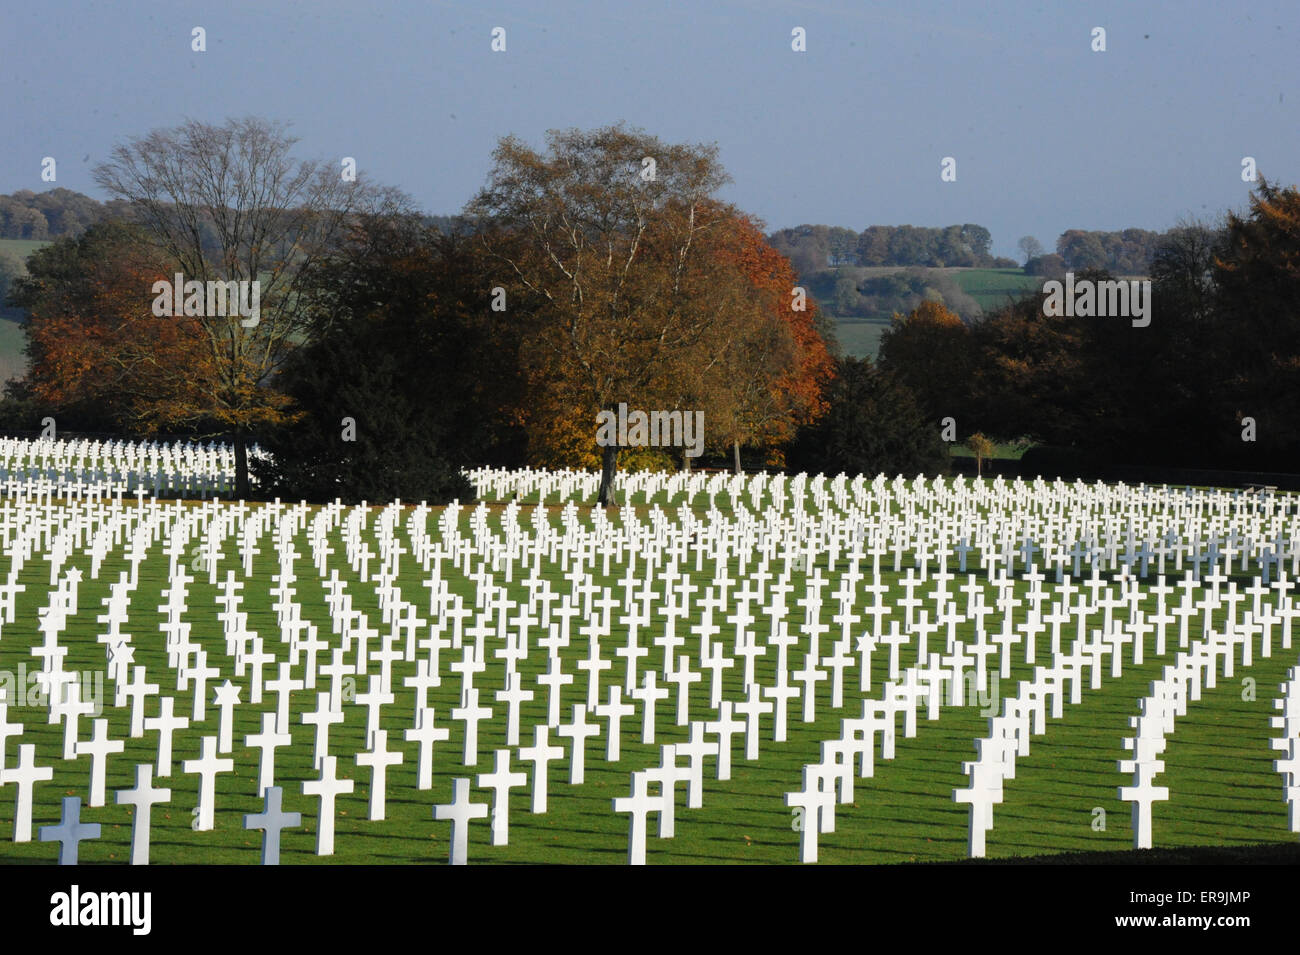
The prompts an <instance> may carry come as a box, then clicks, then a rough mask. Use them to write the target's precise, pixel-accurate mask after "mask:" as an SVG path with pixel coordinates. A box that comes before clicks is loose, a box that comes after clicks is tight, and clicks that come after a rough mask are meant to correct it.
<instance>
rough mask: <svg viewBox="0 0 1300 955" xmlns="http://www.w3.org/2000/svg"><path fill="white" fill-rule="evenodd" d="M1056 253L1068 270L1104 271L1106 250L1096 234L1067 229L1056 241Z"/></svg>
mask: <svg viewBox="0 0 1300 955" xmlns="http://www.w3.org/2000/svg"><path fill="white" fill-rule="evenodd" d="M1056 252H1057V254H1058V255H1059V256H1060V257H1061V258H1062V259H1064V260H1065V267H1066V268H1068V269H1074V270H1076V271H1078V270H1079V269H1104V268H1105V267H1106V263H1107V256H1106V250H1105V248H1104V247H1103V246H1102V244H1101V238H1100V237H1099V236H1098V234H1097V233H1096V232H1085V231H1083V230H1081V229H1068V230H1066V231H1065V232H1063V233H1061V237H1060V238H1059V239H1057V240H1056Z"/></svg>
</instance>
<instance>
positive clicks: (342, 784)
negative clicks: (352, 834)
mask: <svg viewBox="0 0 1300 955" xmlns="http://www.w3.org/2000/svg"><path fill="white" fill-rule="evenodd" d="M337 762H338V757H337V756H326V757H325V758H324V759H322V760H321V767H320V779H309V780H306V781H305V782H303V784H302V791H303V795H305V796H319V797H320V814H319V815H318V817H317V820H316V854H317V855H318V856H332V855H333V854H334V815H335V814H334V800H335V799H336V798H337V797H339V796H343V795H347V794H348V793H350V792H352V790H353V789H354V788H355V783H353V781H352V780H350V779H339V778H338V776H337V775H335V769H336V763H337Z"/></svg>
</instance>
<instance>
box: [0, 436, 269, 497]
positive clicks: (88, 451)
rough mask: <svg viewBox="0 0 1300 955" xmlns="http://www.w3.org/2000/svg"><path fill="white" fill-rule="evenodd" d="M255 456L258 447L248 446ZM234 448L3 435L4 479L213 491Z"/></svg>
mask: <svg viewBox="0 0 1300 955" xmlns="http://www.w3.org/2000/svg"><path fill="white" fill-rule="evenodd" d="M250 454H251V455H252V456H253V457H254V458H256V457H258V456H259V455H260V454H261V451H260V449H258V448H256V447H254V448H252V449H250ZM234 472H235V452H234V449H233V448H232V447H231V446H229V445H222V444H215V443H212V442H208V443H206V444H204V443H198V442H189V441H177V442H172V443H165V442H156V441H140V442H135V441H124V440H108V441H101V440H88V439H73V440H68V439H56V438H38V439H28V438H3V439H0V482H4V481H11V480H18V481H22V482H25V483H28V484H31V483H35V482H43V483H48V484H49V485H52V486H55V487H58V488H62V489H65V490H67V489H90V488H94V487H95V486H96V485H103V484H107V485H112V484H118V485H120V486H121V487H122V489H123V490H125V491H127V492H128V493H134V491H135V490H137V489H143V490H145V491H147V492H163V491H167V492H173V493H176V492H179V493H204V494H205V495H206V494H210V493H212V492H213V491H215V490H218V489H220V488H224V487H228V486H229V485H230V484H231V482H232V481H233V477H234Z"/></svg>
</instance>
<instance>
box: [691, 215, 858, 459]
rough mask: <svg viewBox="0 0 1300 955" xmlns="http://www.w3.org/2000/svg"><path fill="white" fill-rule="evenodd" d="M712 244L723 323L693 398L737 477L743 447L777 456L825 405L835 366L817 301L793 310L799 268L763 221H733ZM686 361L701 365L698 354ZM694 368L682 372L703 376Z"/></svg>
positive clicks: (709, 344) (707, 348)
mask: <svg viewBox="0 0 1300 955" xmlns="http://www.w3.org/2000/svg"><path fill="white" fill-rule="evenodd" d="M709 241H710V246H711V248H713V249H714V252H713V255H714V256H715V258H716V260H717V261H716V265H717V268H716V270H715V273H714V274H716V276H717V284H716V285H715V287H714V295H715V296H716V299H715V301H716V306H715V307H716V309H717V311H718V313H719V315H720V320H719V321H718V322H717V323H715V325H714V326H713V328H712V329H711V331H710V334H708V335H707V336H706V337H705V338H704V339H703V340H702V345H703V347H702V348H701V349H700V352H701V356H702V357H703V360H704V361H705V362H707V364H705V365H704V370H705V376H704V378H705V383H704V388H703V391H702V392H700V393H697V394H696V395H695V396H694V397H695V402H694V403H695V405H696V407H707V408H708V420H709V422H710V424H709V431H710V435H711V438H712V442H711V443H713V444H714V445H715V446H717V445H721V446H722V447H726V446H727V445H730V446H731V450H732V453H733V462H734V467H735V471H736V473H737V474H739V473H740V470H741V463H740V449H741V447H742V445H744V446H755V445H757V446H761V447H765V448H767V449H768V451H769V454H772V453H775V452H776V450H777V448H778V447H780V446H781V445H784V444H786V443H787V442H788V441H789V440H790V438H791V437H793V435H794V432H795V429H796V427H798V426H799V425H801V424H806V423H808V422H810V421H812V420H814V419H815V418H816V417H817V416H818V415H819V414H820V413H821V412H822V411H823V410H824V408H825V402H824V400H823V394H822V393H823V390H824V388H825V385H826V383H827V381H828V380H829V378H830V376H831V374H832V371H833V365H832V359H831V356H830V353H829V351H828V349H827V347H826V343H825V342H824V341H823V339H822V336H821V334H820V331H819V329H818V322H817V306H816V304H815V303H814V302H811V301H809V302H807V303H806V307H805V308H803V309H796V308H794V307H793V305H794V301H793V298H792V295H791V292H792V291H793V289H794V286H795V285H796V284H797V281H798V279H797V276H796V275H795V272H794V268H793V266H792V264H791V262H790V261H789V260H788V259H787V258H785V257H784V256H783V255H781V253H780V252H778V251H777V250H776V249H774V248H773V247H772V246H770V245H768V244H767V243H766V242H765V241H764V240H763V234H762V232H761V231H760V229H759V228H758V226H757V225H756V224H754V223H753V222H752V221H751V220H749V219H748V218H745V217H741V218H739V219H734V220H732V221H730V222H729V223H727V224H726V226H725V227H724V228H722V229H719V230H718V231H717V233H716V234H715V235H714V236H712V237H710V240H709ZM688 361H690V363H691V365H692V366H694V365H696V364H697V362H696V361H695V359H694V358H693V357H691V358H688ZM693 370H694V369H693V368H688V369H683V371H684V372H685V374H684V375H683V377H684V378H685V379H686V380H690V379H691V378H694V377H698V375H693V374H692V371H693Z"/></svg>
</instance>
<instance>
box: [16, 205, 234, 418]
mask: <svg viewBox="0 0 1300 955" xmlns="http://www.w3.org/2000/svg"><path fill="white" fill-rule="evenodd" d="M167 268H168V265H167V263H166V262H165V261H164V259H163V257H162V256H160V255H159V254H158V253H157V251H156V249H154V248H153V246H152V245H151V244H150V243H149V242H148V241H147V239H146V237H145V236H144V235H143V233H142V232H141V230H140V229H138V228H136V227H133V226H130V225H126V224H122V223H116V222H104V223H100V224H97V225H94V226H91V227H90V228H89V229H88V230H87V231H86V232H85V233H83V234H82V235H81V236H79V237H78V238H75V239H72V238H63V239H59V240H57V241H56V242H54V243H53V244H52V245H49V246H46V247H45V248H43V249H39V250H37V251H36V252H34V253H33V254H32V255H31V256H30V257H29V258H28V260H27V269H28V273H29V274H28V275H27V276H24V277H21V278H19V279H17V280H16V281H15V282H14V286H13V291H12V295H11V299H12V301H13V302H14V304H15V305H16V306H18V307H20V308H23V309H25V310H26V311H27V313H28V323H27V325H26V326H25V331H26V336H27V345H26V350H27V357H28V361H29V368H28V372H27V375H26V377H25V378H24V379H23V380H22V381H21V382H19V383H17V384H16V385H15V386H14V387H12V388H11V389H10V391H11V394H13V395H15V396H16V397H26V398H29V399H31V400H32V401H34V402H35V403H36V405H37V406H39V407H43V408H46V409H49V410H50V411H55V412H57V413H58V414H59V416H60V418H61V420H62V421H63V424H64V426H65V427H66V426H67V425H68V424H69V423H72V424H75V425H77V426H80V427H82V428H87V429H91V430H102V429H107V428H113V427H123V426H125V427H131V428H135V429H140V430H145V431H152V430H156V429H157V428H158V427H160V426H161V425H163V424H165V423H167V422H169V421H172V420H175V409H176V408H188V407H193V406H195V405H196V404H200V403H201V402H202V400H203V388H204V387H205V385H206V383H207V382H210V381H211V379H212V368H211V367H210V365H209V364H208V363H207V361H206V355H207V352H206V351H205V349H204V348H203V331H202V328H201V327H200V326H199V325H198V323H197V322H196V321H195V320H194V319H193V318H190V317H187V316H183V315H182V316H177V317H175V318H171V317H163V318H160V317H157V316H155V315H154V314H153V313H152V311H151V309H150V303H151V294H150V289H151V287H152V284H153V283H154V282H155V281H157V280H159V279H162V278H164V277H165V276H166V274H167ZM177 368H184V369H185V370H186V373H185V374H177V373H176V369H177Z"/></svg>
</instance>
